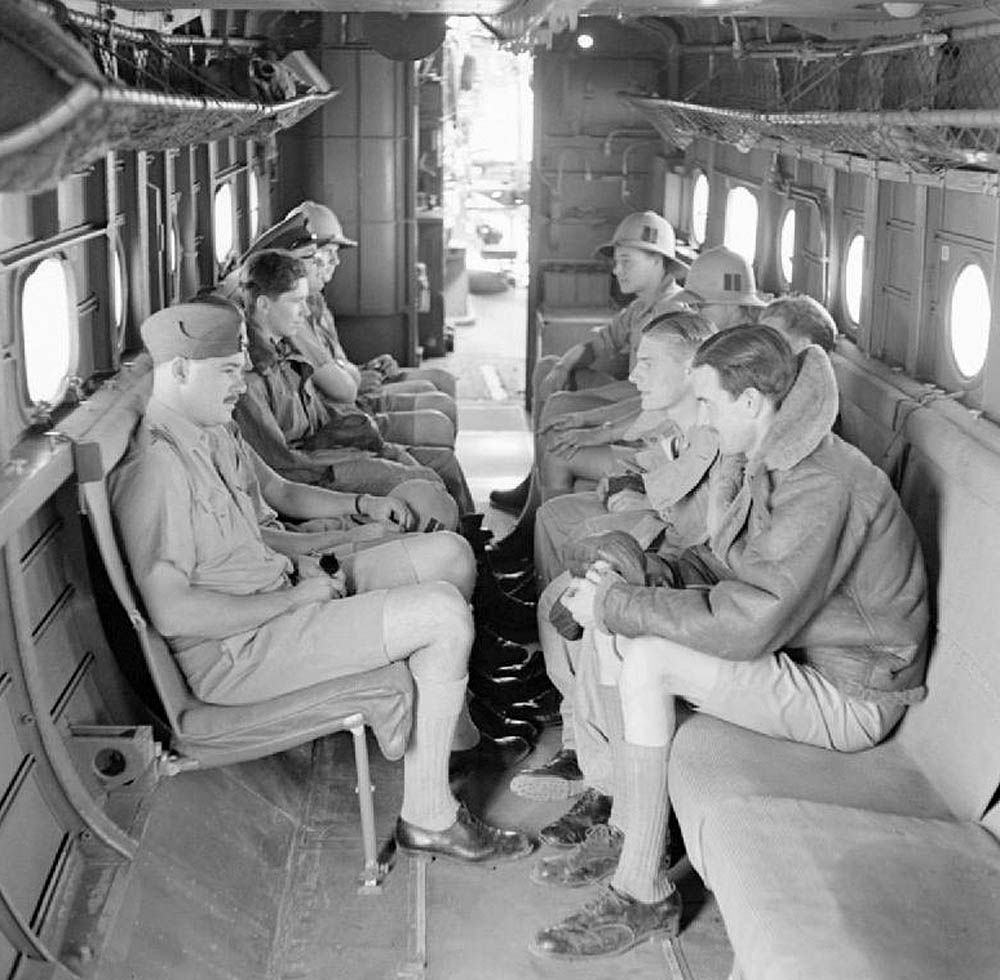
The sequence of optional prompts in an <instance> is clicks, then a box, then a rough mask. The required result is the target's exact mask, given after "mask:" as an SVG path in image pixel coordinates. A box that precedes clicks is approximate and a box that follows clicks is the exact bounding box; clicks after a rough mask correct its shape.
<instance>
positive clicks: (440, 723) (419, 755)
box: [400, 677, 468, 831]
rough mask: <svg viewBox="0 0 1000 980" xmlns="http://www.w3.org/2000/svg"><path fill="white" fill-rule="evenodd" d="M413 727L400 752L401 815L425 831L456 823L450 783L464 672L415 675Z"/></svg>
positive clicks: (463, 700) (463, 702)
mask: <svg viewBox="0 0 1000 980" xmlns="http://www.w3.org/2000/svg"><path fill="white" fill-rule="evenodd" d="M413 680H414V684H415V686H416V704H415V708H414V714H413V729H412V731H411V732H410V741H409V744H408V745H407V747H406V753H405V755H404V756H403V806H402V810H401V811H400V815H401V816H402V818H403V819H404V820H405V821H406V822H407V823H411V824H414V825H415V826H417V827H422V828H423V829H424V830H431V831H438V830H445V829H447V828H448V827H450V826H451V825H452V824H453V823H454V822H455V814H456V813H457V812H458V802H457V800H456V799H455V797H454V796H453V795H452V792H451V789H450V787H449V785H448V756H449V755H450V754H451V743H452V737H453V735H454V732H455V721H456V719H457V718H458V715H459V712H460V711H461V710H462V707H463V705H464V704H465V685H466V682H467V680H468V678H467V677H462V678H460V679H459V680H457V681H430V680H426V679H424V678H420V677H414V678H413Z"/></svg>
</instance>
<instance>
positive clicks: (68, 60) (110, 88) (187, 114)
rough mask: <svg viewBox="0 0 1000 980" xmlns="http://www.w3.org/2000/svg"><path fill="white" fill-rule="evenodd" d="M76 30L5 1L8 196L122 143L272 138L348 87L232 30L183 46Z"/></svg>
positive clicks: (2, 184)
mask: <svg viewBox="0 0 1000 980" xmlns="http://www.w3.org/2000/svg"><path fill="white" fill-rule="evenodd" d="M73 26H74V28H75V30H74V32H72V33H71V32H70V31H69V30H67V29H66V28H64V27H63V26H62V25H60V24H59V23H57V22H56V21H55V20H53V18H52V17H50V16H48V15H47V14H46V13H44V11H43V10H40V9H39V8H38V7H35V6H30V5H26V4H12V5H0V51H2V52H3V58H0V81H2V82H3V87H4V91H5V93H6V97H5V106H6V107H7V111H6V113H5V115H4V124H5V126H6V127H7V128H6V129H5V131H2V132H0V192H10V191H15V192H26V193H34V192H37V191H40V190H44V189H46V188H48V187H52V186H53V185H55V184H56V183H57V182H58V181H59V180H62V179H64V178H66V177H68V176H70V175H72V174H74V173H79V172H81V171H84V170H86V168H87V167H88V166H89V165H90V164H92V163H94V162H95V161H96V160H98V159H100V158H101V157H103V156H104V155H105V154H107V153H109V152H111V151H115V150H145V151H157V150H167V149H171V148H174V147H178V146H183V145H186V144H191V143H202V142H206V141H209V140H219V139H227V138H232V137H238V138H240V139H263V138H265V137H268V136H271V135H272V134H274V133H276V132H277V131H278V130H282V129H287V128H288V127H289V126H293V125H295V123H297V122H299V121H300V120H301V119H303V118H304V117H305V116H307V115H309V113H311V112H313V111H314V110H315V109H317V108H319V107H320V106H321V105H323V104H324V103H326V102H328V101H329V100H330V99H332V98H334V97H335V96H336V95H337V94H338V92H337V90H336V89H331V88H329V86H328V85H327V84H326V82H325V79H322V76H318V72H316V73H314V74H312V75H310V76H308V77H304V76H303V74H302V71H301V68H300V67H299V68H298V70H296V68H297V66H298V63H297V62H296V63H295V64H294V65H293V66H292V67H288V66H287V65H285V64H283V63H278V62H275V61H273V60H269V59H267V58H261V57H257V56H255V55H247V54H242V55H240V54H237V53H236V52H235V50H233V48H235V47H237V46H238V47H239V49H240V51H247V50H250V44H249V42H248V41H247V40H246V39H234V41H240V42H241V43H240V44H239V45H234V46H233V47H232V48H231V46H230V45H229V44H228V43H227V39H221V38H204V37H191V38H186V39H183V40H184V42H185V43H178V42H179V41H181V40H182V39H180V38H178V37H177V36H173V35H158V34H155V33H153V32H137V31H127V30H122V29H119V28H117V27H113V26H112V25H98V26H96V27H95V26H94V25H92V24H91V23H90V22H89V21H83V22H81V23H77V24H75V25H73ZM196 42H199V43H196ZM210 50H211V52H212V55H213V56H214V57H215V59H216V60H215V61H214V62H212V61H208V60H207V59H208V57H209V55H208V54H206V52H208V51H210ZM287 60H288V59H286V61H287ZM317 76H318V77H317ZM324 88H325V90H319V89H324Z"/></svg>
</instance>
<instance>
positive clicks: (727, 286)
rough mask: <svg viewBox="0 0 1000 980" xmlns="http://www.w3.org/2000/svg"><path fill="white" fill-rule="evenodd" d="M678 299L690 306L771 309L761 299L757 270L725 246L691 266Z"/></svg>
mask: <svg viewBox="0 0 1000 980" xmlns="http://www.w3.org/2000/svg"><path fill="white" fill-rule="evenodd" d="M676 298H677V299H678V300H680V301H682V302H688V303H727V304H732V305H734V306H767V303H765V302H764V300H762V299H761V298H760V297H759V296H758V295H757V279H756V278H755V276H754V274H753V266H752V265H751V264H750V263H749V262H748V261H747V260H746V259H745V258H744V257H743V256H742V255H740V254H739V253H738V252H734V251H733V250H732V249H731V248H726V246H725V245H719V246H717V247H716V248H710V249H708V251H706V252H702V253H701V255H699V256H698V258H696V259H695V260H694V262H692V263H691V269H690V271H689V272H688V274H687V280H686V281H685V283H684V289H683V291H682V292H680V293H678V294H677V297H676Z"/></svg>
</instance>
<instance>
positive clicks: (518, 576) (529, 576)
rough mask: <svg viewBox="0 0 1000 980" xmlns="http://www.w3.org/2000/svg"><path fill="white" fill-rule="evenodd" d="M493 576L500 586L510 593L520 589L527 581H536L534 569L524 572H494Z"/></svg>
mask: <svg viewBox="0 0 1000 980" xmlns="http://www.w3.org/2000/svg"><path fill="white" fill-rule="evenodd" d="M493 577H494V578H495V579H496V580H497V584H498V585H499V586H500V588H501V589H503V590H504V592H506V593H508V594H509V593H511V592H514V591H516V590H518V589H519V588H520V587H521V586H522V585H524V584H525V582H534V581H535V572H534V569H529V570H528V571H523V572H499V573H498V572H494V573H493Z"/></svg>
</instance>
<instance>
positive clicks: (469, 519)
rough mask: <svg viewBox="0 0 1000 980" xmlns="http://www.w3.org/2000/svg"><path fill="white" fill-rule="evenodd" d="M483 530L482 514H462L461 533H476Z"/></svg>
mask: <svg viewBox="0 0 1000 980" xmlns="http://www.w3.org/2000/svg"><path fill="white" fill-rule="evenodd" d="M482 530H483V515H482V514H462V515H461V516H460V517H459V519H458V531H459V534H475V533H476V532H477V531H482Z"/></svg>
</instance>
